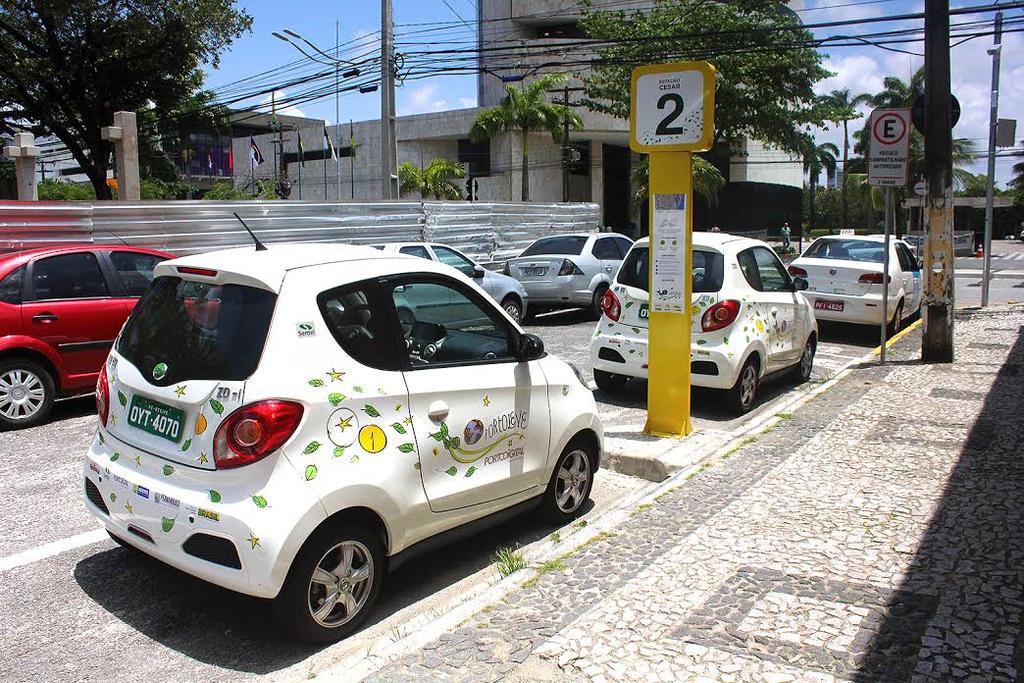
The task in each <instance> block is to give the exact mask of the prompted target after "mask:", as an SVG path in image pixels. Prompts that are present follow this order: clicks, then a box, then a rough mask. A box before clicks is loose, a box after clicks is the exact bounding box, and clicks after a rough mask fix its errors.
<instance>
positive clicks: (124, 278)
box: [110, 251, 164, 296]
mask: <svg viewBox="0 0 1024 683" xmlns="http://www.w3.org/2000/svg"><path fill="white" fill-rule="evenodd" d="M163 260H164V259H162V258H161V257H159V256H153V255H152V254H139V253H136V252H132V251H113V252H110V261H111V263H113V264H114V269H115V270H117V274H118V275H120V276H121V282H123V283H124V288H125V291H126V292H127V294H128V296H142V295H143V294H144V293H145V292H146V288H147V287H149V283H150V282H152V281H153V269H154V268H156V266H157V264H159V263H160V262H161V261H163Z"/></svg>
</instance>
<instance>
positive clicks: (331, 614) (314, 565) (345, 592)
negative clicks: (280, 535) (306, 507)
mask: <svg viewBox="0 0 1024 683" xmlns="http://www.w3.org/2000/svg"><path fill="white" fill-rule="evenodd" d="M383 579H384V549H383V547H382V545H381V542H380V539H379V538H377V537H376V535H375V534H373V533H372V532H371V531H370V530H369V529H367V528H365V527H364V526H362V525H359V524H356V523H348V522H346V523H343V524H339V525H337V526H335V527H328V528H325V529H322V530H320V531H317V532H316V533H315V534H314V535H313V536H312V537H311V538H310V539H309V540H308V541H307V542H306V544H305V545H304V546H303V547H302V550H300V551H299V554H298V555H297V556H296V557H295V561H294V562H293V563H292V567H291V570H290V571H289V572H288V578H287V579H286V580H285V583H284V586H282V588H281V592H280V593H278V595H277V597H276V598H274V613H275V614H276V615H277V618H278V620H279V621H280V622H281V625H282V626H283V627H284V628H285V629H286V630H287V631H288V632H290V633H291V634H292V635H294V636H295V637H296V638H299V639H300V640H305V641H309V642H315V643H329V642H333V641H336V640H341V639H342V638H345V637H346V636H348V635H349V634H351V633H352V632H353V631H355V630H356V629H357V628H359V626H360V625H361V624H362V623H363V621H365V620H366V617H367V615H368V614H369V613H370V611H371V609H372V607H373V604H374V603H375V602H376V600H377V595H378V594H379V593H380V586H381V583H382V581H383Z"/></svg>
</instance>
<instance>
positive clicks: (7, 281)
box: [0, 266, 25, 305]
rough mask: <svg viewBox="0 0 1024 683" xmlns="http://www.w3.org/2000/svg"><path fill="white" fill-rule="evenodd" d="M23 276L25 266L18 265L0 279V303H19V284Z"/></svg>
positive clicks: (22, 280)
mask: <svg viewBox="0 0 1024 683" xmlns="http://www.w3.org/2000/svg"><path fill="white" fill-rule="evenodd" d="M24 278H25V266H18V267H17V268H15V269H14V270H12V271H11V272H9V273H7V275H5V276H4V279H3V280H0V303H5V304H14V305H17V304H20V303H21V286H22V283H23V282H24Z"/></svg>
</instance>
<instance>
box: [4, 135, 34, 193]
mask: <svg viewBox="0 0 1024 683" xmlns="http://www.w3.org/2000/svg"><path fill="white" fill-rule="evenodd" d="M4 156H5V157H7V158H8V159H14V172H15V176H16V178H17V181H18V199H20V200H21V201H23V202H24V201H37V200H38V199H39V189H38V188H37V187H36V159H38V158H39V148H38V147H36V138H35V136H34V135H32V133H15V134H14V144H13V145H9V146H8V147H4Z"/></svg>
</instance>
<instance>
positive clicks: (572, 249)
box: [506, 233, 633, 320]
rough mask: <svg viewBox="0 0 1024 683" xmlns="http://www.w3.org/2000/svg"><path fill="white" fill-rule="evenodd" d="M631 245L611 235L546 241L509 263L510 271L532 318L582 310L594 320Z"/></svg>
mask: <svg viewBox="0 0 1024 683" xmlns="http://www.w3.org/2000/svg"><path fill="white" fill-rule="evenodd" d="M632 245H633V241H632V240H630V239H629V238H627V237H624V236H622V235H617V234H609V233H597V234H594V233H590V234H579V235H553V236H551V237H542V238H541V239H539V240H537V241H536V242H534V243H533V244H531V245H530V246H528V247H527V248H526V249H525V250H524V251H523V253H522V254H520V255H519V256H518V257H516V258H514V259H511V260H509V262H508V264H506V272H507V273H508V274H509V275H511V276H512V277H514V278H516V279H517V280H519V281H520V282H522V283H523V287H525V288H526V293H527V294H529V296H530V307H531V308H530V310H531V313H536V312H539V311H540V310H541V309H556V308H576V307H582V308H585V309H587V311H588V313H589V315H590V317H591V318H593V319H594V320H596V319H597V318H599V317H601V297H603V296H604V293H605V292H606V291H607V290H608V286H609V285H610V284H611V282H612V280H614V279H615V274H616V273H617V272H618V271H619V266H620V265H622V259H623V258H624V257H625V255H626V252H628V251H629V248H630V247H631V246H632Z"/></svg>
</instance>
